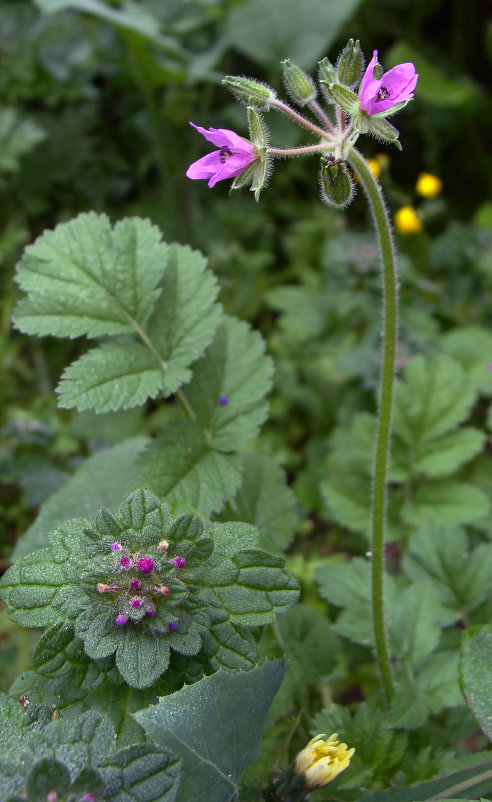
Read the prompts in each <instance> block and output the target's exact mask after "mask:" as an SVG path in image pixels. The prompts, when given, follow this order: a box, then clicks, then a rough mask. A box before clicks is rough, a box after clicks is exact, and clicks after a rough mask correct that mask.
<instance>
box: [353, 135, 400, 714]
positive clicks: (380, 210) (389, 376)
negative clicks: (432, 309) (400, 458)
mask: <svg viewBox="0 0 492 802" xmlns="http://www.w3.org/2000/svg"><path fill="white" fill-rule="evenodd" d="M348 161H349V162H350V164H351V165H352V167H353V168H354V170H355V171H356V173H357V175H358V176H359V179H360V183H361V185H362V187H363V188H364V190H365V193H366V195H367V199H368V201H369V205H370V207H371V209H372V213H373V218H374V223H375V226H376V232H377V236H378V240H379V247H380V249H381V258H382V263H383V293H384V304H383V328H382V336H383V367H382V372H381V381H380V389H379V415H378V424H377V432H376V456H375V464H374V484H373V496H372V542H371V555H372V556H371V600H372V620H373V627H374V640H375V645H376V655H377V660H378V663H379V670H380V673H381V681H382V684H383V688H384V692H385V695H386V699H387V700H388V701H389V700H390V699H391V698H392V696H393V694H394V681H393V672H392V670H391V663H390V657H389V651H388V639H387V634H386V620H385V614H384V532H385V515H386V481H387V475H388V466H389V449H390V439H391V418H392V411H393V393H394V381H395V355H396V336H397V325H398V298H397V295H398V293H397V286H398V285H397V279H396V266H395V253H394V250H393V241H392V238H391V227H390V221H389V217H388V213H387V211H386V207H385V205H384V201H383V197H382V194H381V190H380V188H379V185H378V183H377V181H376V179H375V177H374V175H373V174H372V172H371V170H370V169H369V167H368V165H367V163H366V161H365V159H364V157H363V156H362V155H361V154H360V153H359V152H358V151H357V150H355V148H352V150H351V151H350V153H349V155H348Z"/></svg>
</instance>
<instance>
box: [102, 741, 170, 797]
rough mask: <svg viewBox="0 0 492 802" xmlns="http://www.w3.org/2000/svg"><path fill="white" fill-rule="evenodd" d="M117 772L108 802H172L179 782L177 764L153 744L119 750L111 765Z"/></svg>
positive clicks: (108, 794) (137, 745)
mask: <svg viewBox="0 0 492 802" xmlns="http://www.w3.org/2000/svg"><path fill="white" fill-rule="evenodd" d="M111 768H112V769H113V770H114V769H116V770H119V771H117V779H118V781H117V782H115V778H114V774H115V773H116V772H114V771H113V772H112V773H113V777H112V780H113V785H114V786H119V787H117V789H116V790H114V791H113V793H111V790H110V791H109V793H108V792H107V795H106V797H105V799H107V800H108V802H133V801H134V802H174V801H175V799H176V798H177V794H178V790H179V783H180V780H181V761H180V760H178V759H177V758H175V757H173V756H171V755H170V754H169V753H168V752H163V751H162V750H161V749H158V748H157V747H156V746H154V745H153V744H133V745H131V746H128V747H126V749H121V750H120V751H119V752H117V753H116V755H115V756H114V758H113V759H112V761H111Z"/></svg>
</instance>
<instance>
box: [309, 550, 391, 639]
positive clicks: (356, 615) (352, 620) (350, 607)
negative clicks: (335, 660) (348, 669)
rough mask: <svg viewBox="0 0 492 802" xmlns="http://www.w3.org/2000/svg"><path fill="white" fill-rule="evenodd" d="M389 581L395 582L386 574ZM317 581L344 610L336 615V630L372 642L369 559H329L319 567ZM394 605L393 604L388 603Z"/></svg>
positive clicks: (322, 593)
mask: <svg viewBox="0 0 492 802" xmlns="http://www.w3.org/2000/svg"><path fill="white" fill-rule="evenodd" d="M386 579H387V580H389V582H388V581H387V582H386V592H387V593H388V585H389V586H390V588H391V587H392V585H393V579H392V577H386ZM316 582H317V584H318V586H319V592H320V595H321V596H322V597H323V598H324V599H326V600H327V601H329V602H330V603H331V604H334V605H336V606H337V607H342V608H343V609H342V612H341V613H340V615H339V616H338V618H337V621H336V624H335V625H334V630H335V631H336V632H338V633H339V634H340V635H343V636H344V637H346V638H350V639H351V640H353V641H355V642H356V643H361V644H363V645H364V646H370V645H371V644H372V642H373V627H372V619H371V610H370V605H369V604H368V603H367V600H368V599H369V598H370V563H369V562H368V561H367V560H364V559H363V558H362V557H356V558H355V559H354V560H351V561H350V562H349V563H344V562H341V561H340V560H339V559H333V560H326V561H324V562H323V563H321V564H320V565H319V566H318V568H317V569H316ZM390 592H391V591H390ZM388 609H392V604H389V605H388Z"/></svg>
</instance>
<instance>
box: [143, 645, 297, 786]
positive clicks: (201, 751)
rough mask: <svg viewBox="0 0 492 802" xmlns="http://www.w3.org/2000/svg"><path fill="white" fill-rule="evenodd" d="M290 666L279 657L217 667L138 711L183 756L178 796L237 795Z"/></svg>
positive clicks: (157, 737) (161, 742)
mask: <svg viewBox="0 0 492 802" xmlns="http://www.w3.org/2000/svg"><path fill="white" fill-rule="evenodd" d="M285 670H286V664H285V662H284V661H275V662H273V663H265V665H264V666H261V667H257V668H255V669H253V670H252V671H247V672H243V673H240V674H227V673H225V672H222V671H218V672H216V673H215V674H213V675H212V676H211V677H205V678H204V679H202V680H201V681H200V682H196V683H195V684H194V685H190V686H188V687H184V688H182V689H181V690H180V691H178V692H177V693H174V694H172V695H170V696H165V697H164V698H162V699H160V700H159V704H158V705H155V707H150V708H148V709H147V710H142V711H140V712H139V713H136V714H135V717H136V719H137V721H138V722H139V724H141V725H142V726H143V727H144V728H145V730H146V732H147V733H148V735H149V736H150V737H151V738H152V739H153V740H154V741H155V742H156V743H158V744H159V745H160V746H163V747H165V748H167V749H169V750H171V751H172V752H174V753H175V754H176V755H178V756H179V757H180V758H181V760H182V762H183V780H182V784H181V787H180V791H179V794H178V797H177V802H230V800H232V799H234V798H237V796H238V780H239V777H240V775H241V773H242V771H243V770H244V769H245V767H246V766H247V765H248V764H249V763H252V762H253V761H254V760H255V759H256V758H257V757H258V755H259V751H260V742H261V734H262V730H263V726H264V723H265V719H266V715H267V713H268V709H269V707H270V705H271V703H272V701H273V697H274V696H275V693H276V692H277V690H278V688H279V686H280V683H281V681H282V679H283V676H284V674H285ZM212 732H213V733H214V737H213V738H211V737H210V733H212Z"/></svg>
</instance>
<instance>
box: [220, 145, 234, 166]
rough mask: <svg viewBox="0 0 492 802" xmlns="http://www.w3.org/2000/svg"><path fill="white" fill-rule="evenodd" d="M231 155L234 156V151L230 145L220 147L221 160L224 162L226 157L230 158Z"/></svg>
mask: <svg viewBox="0 0 492 802" xmlns="http://www.w3.org/2000/svg"><path fill="white" fill-rule="evenodd" d="M229 156H232V153H231V151H230V150H229V148H228V147H226V146H225V147H223V148H221V149H220V160H221V162H222V163H223V162H225V161H226V159H228V158H229Z"/></svg>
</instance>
